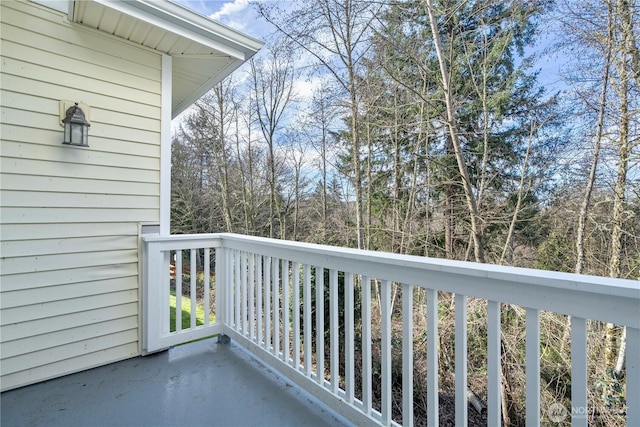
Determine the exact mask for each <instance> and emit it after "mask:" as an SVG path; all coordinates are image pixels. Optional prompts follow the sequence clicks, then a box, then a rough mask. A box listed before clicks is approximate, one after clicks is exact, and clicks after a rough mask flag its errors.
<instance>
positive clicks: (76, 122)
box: [62, 102, 91, 147]
mask: <svg viewBox="0 0 640 427" xmlns="http://www.w3.org/2000/svg"><path fill="white" fill-rule="evenodd" d="M62 124H63V125H64V141H63V142H62V143H63V144H67V145H75V146H78V147H88V146H89V126H91V125H90V124H89V122H88V121H87V119H86V118H85V115H84V111H82V109H81V108H80V107H78V103H77V102H76V103H75V105H73V106H71V107H69V108H68V109H67V111H66V114H65V117H64V119H62Z"/></svg>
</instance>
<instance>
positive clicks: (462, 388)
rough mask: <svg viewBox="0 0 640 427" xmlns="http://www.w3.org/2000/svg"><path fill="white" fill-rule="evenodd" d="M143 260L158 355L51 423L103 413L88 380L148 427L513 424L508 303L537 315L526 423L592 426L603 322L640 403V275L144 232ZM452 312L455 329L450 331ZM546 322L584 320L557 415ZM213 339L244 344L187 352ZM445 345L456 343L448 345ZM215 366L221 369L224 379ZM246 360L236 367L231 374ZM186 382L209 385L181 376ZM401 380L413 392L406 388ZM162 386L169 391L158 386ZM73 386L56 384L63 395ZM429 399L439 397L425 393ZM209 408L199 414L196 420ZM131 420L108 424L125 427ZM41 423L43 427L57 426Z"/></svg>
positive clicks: (529, 317)
mask: <svg viewBox="0 0 640 427" xmlns="http://www.w3.org/2000/svg"><path fill="white" fill-rule="evenodd" d="M142 254H143V266H142V272H143V297H142V300H143V302H144V304H143V343H142V345H143V352H144V353H145V354H149V355H150V356H149V357H147V358H142V359H133V360H128V361H125V362H120V363H118V364H115V365H109V366H107V367H102V368H98V370H94V371H96V372H101V373H100V374H97V376H94V375H93V374H92V372H94V371H87V372H85V373H81V374H77V375H80V377H78V378H83V379H78V380H72V381H71V385H69V387H70V388H72V389H75V390H76V392H75V394H74V393H72V396H71V397H69V398H68V399H67V401H68V402H71V403H68V404H67V403H60V404H59V405H57V406H53V407H52V408H50V410H49V411H50V412H49V415H47V416H54V415H57V416H60V411H63V410H64V409H66V408H69V407H71V406H67V405H75V406H73V407H74V408H80V407H84V410H85V411H86V410H87V409H88V410H89V411H90V412H92V411H91V408H92V406H91V405H84V404H82V403H83V402H84V400H83V399H84V397H86V393H85V389H84V388H85V387H84V384H87V386H89V384H99V383H100V381H101V380H100V378H105V380H106V381H108V382H109V384H111V385H110V386H109V387H121V386H122V384H123V383H129V386H128V387H127V388H125V389H124V391H122V392H118V393H115V394H114V393H111V395H112V396H111V397H110V398H108V399H107V398H106V397H105V399H100V400H98V401H100V402H109V403H103V404H101V405H103V406H104V407H103V406H100V410H101V411H105V410H110V409H111V410H112V411H111V412H110V413H112V414H114V415H113V416H114V417H120V416H123V415H122V414H123V413H127V411H130V414H132V415H131V416H137V417H142V418H138V419H137V420H138V421H139V420H145V423H146V424H156V422H155V421H158V423H157V424H163V422H161V419H164V418H158V417H160V415H159V414H165V415H162V417H165V416H168V415H167V414H173V415H172V416H174V417H179V418H178V419H184V420H189V424H198V423H199V422H201V420H208V419H217V420H218V421H219V424H222V425H228V424H232V425H253V424H263V423H264V422H265V420H268V421H267V423H269V422H270V420H273V422H274V423H275V424H278V425H283V424H286V421H285V420H293V421H294V422H296V421H297V420H308V424H311V425H321V424H323V423H325V424H331V425H337V424H341V423H353V424H356V425H407V426H409V425H413V424H414V422H415V418H416V416H415V412H416V405H417V404H418V403H416V402H419V404H420V405H421V410H422V411H424V412H425V415H426V420H427V424H428V425H430V426H437V425H440V424H441V423H444V422H445V421H446V422H447V423H448V424H453V423H455V425H456V426H464V425H468V423H469V417H470V414H472V415H473V414H474V413H476V412H477V413H479V414H480V415H481V418H482V419H484V420H486V423H487V425H490V426H497V425H500V424H501V420H502V415H501V410H502V399H501V397H502V396H501V392H502V388H503V380H502V378H503V369H504V362H503V357H502V356H503V355H502V350H501V340H502V339H501V336H502V334H503V330H504V326H505V325H504V324H502V319H503V317H504V312H505V310H506V309H509V310H511V311H512V312H513V313H516V314H517V315H518V316H520V317H521V318H522V319H524V324H523V325H522V329H523V330H522V334H521V335H522V344H521V346H522V355H523V356H522V357H523V360H522V364H523V366H524V372H525V376H526V378H525V381H524V382H525V384H524V385H523V391H522V394H523V401H524V408H525V409H524V411H523V413H522V420H521V421H522V422H524V423H526V425H527V426H538V425H541V424H543V425H546V424H549V418H550V417H552V416H555V417H558V419H561V420H563V421H564V422H565V424H566V423H568V422H569V421H570V422H571V425H573V426H586V425H587V424H588V421H589V420H588V414H589V409H588V408H590V407H591V405H590V400H589V399H590V398H591V396H590V394H589V392H588V391H589V388H590V386H591V384H589V381H591V380H590V377H589V374H588V372H589V369H590V368H589V361H588V357H587V354H588V351H587V349H588V345H591V344H592V342H591V341H593V340H594V335H593V334H591V333H590V331H591V330H592V325H593V324H600V322H608V323H612V324H615V325H621V326H625V327H626V342H627V355H628V357H627V362H626V370H625V378H624V380H623V381H624V384H626V390H625V397H626V401H627V402H629V403H631V402H636V403H637V402H640V358H639V357H638V356H639V355H640V316H639V314H638V313H640V287H639V285H638V282H635V281H630V280H615V279H608V278H601V277H592V276H578V275H572V274H564V273H554V272H546V271H537V270H526V269H518V268H510V267H503V266H495V265H484V264H476V263H464V262H457V261H449V260H441V259H429V258H420V257H412V256H402V255H393V254H388V253H376V252H368V251H360V250H354V249H345V248H336V247H329V246H319V245H311V244H305V243H296V242H286V241H277V240H270V239H263V238H256V237H247V236H239V235H233V234H203V235H174V236H164V237H163V236H158V235H148V236H143V249H142ZM172 295H173V296H175V301H176V303H175V305H176V306H178V307H180V304H179V301H180V296H182V300H183V301H186V307H189V308H187V309H185V308H184V307H185V304H183V305H182V308H177V309H175V310H174V309H172V308H170V303H169V301H170V299H171V296H172ZM478 307H480V309H478ZM180 311H182V316H180ZM446 313H450V314H451V316H452V318H453V320H454V323H453V324H454V326H455V328H454V329H455V331H445V330H443V328H442V326H441V318H442V316H444V315H445V314H446ZM478 313H480V314H481V315H479V314H478ZM543 313H545V314H548V313H551V314H552V315H553V316H558V317H559V318H560V319H565V320H566V316H571V322H570V328H569V329H567V341H568V344H567V345H568V346H570V367H569V369H570V374H569V375H570V392H569V395H570V401H569V403H567V402H563V403H562V404H561V405H559V406H557V407H556V408H555V409H554V410H556V412H553V413H552V412H550V408H546V407H544V408H542V407H541V401H542V399H541V393H542V390H543V387H541V380H544V381H546V380H545V376H544V375H545V373H543V372H541V363H540V360H541V348H543V349H545V348H546V347H545V345H543V344H544V343H542V342H541V335H543V336H544V334H541V324H542V322H541V315H542V314H543ZM172 319H173V320H172ZM565 323H566V324H569V323H568V322H565ZM422 325H424V328H423V329H424V330H422ZM470 325H471V326H472V327H474V328H477V327H478V325H481V328H480V330H482V331H485V332H484V333H485V335H486V337H485V338H486V339H484V340H483V342H482V348H481V347H479V346H478V343H477V342H473V343H471V345H470V343H469V341H468V337H469V336H470V334H468V329H469V328H470V327H471V326H470ZM447 334H450V335H447ZM213 335H218V336H219V339H220V340H221V341H223V342H225V341H226V340H227V339H230V340H231V345H224V344H216V343H214V342H213V341H212V340H204V341H198V342H195V343H190V344H188V345H184V346H179V347H173V346H176V345H178V344H183V343H187V342H191V341H194V340H199V339H204V338H207V337H211V336H213ZM445 336H451V337H452V339H451V341H443V337H445ZM596 339H597V336H596ZM170 347H173V348H172V349H171V350H170V351H169V352H162V353H158V352H159V351H161V350H164V349H166V348H170ZM443 352H444V353H446V354H450V355H451V366H448V372H446V373H445V372H443V368H442V367H441V364H440V361H439V357H441V356H440V355H441V354H443ZM478 354H482V355H483V357H484V362H483V363H482V364H481V365H482V370H481V371H478V370H477V369H475V368H474V369H475V370H474V371H473V372H469V366H470V362H469V360H470V359H471V358H473V359H474V360H476V359H478V357H477V355H478ZM418 356H419V357H418ZM125 365H126V366H128V368H127V372H129V374H127V375H124V376H122V377H120V379H118V376H117V375H112V374H111V372H112V371H114V372H115V371H117V370H119V369H120V368H119V367H120V366H125ZM147 366H151V367H147ZM216 366H219V367H222V369H221V370H218V371H216V370H215V367H216ZM233 366H235V367H237V368H238V370H237V371H235V370H234V371H229V369H231V367H233ZM265 366H269V368H270V369H272V370H273V371H271V370H267V369H266V368H265ZM274 372H277V373H278V374H277V375H276V374H275V373H274ZM247 373H251V374H249V375H247ZM73 377H74V376H71V377H67V378H73ZM183 377H188V378H192V379H193V380H194V381H196V380H197V381H196V382H191V380H186V381H185V382H183V381H182V380H181V378H183ZM479 377H481V378H483V379H484V381H483V382H482V384H483V388H484V389H483V390H478V389H477V385H476V386H475V389H473V390H472V388H471V387H470V386H469V383H470V380H472V379H477V378H479ZM84 378H86V380H85V379H84ZM129 378H134V380H133V381H130V379H129ZM450 378H453V383H454V385H453V386H452V387H449V388H450V389H451V390H452V395H451V397H450V403H451V405H452V406H453V405H455V408H456V409H455V411H454V412H455V414H454V415H453V417H454V418H455V419H451V420H444V419H443V417H442V415H441V412H440V409H441V405H442V403H443V401H445V400H446V399H447V396H443V391H442V390H443V385H444V384H445V382H447V381H449V382H451V381H450ZM240 379H242V380H240ZM254 380H255V382H254ZM60 381H65V378H62V379H58V380H54V381H53V382H49V383H43V384H40V385H36V386H31V387H27V388H25V389H20V390H15V391H12V392H9V393H7V394H6V395H3V411H2V421H3V423H5V422H6V421H7V419H8V418H7V417H9V415H7V414H14V415H15V414H17V415H16V416H19V409H16V408H17V407H18V406H14V404H15V405H18V404H19V401H20V399H16V400H15V401H11V405H10V408H11V409H10V410H9V412H7V411H5V408H6V407H5V404H6V402H7V400H5V399H6V398H7V397H9V398H13V397H14V396H18V395H19V394H20V393H27V394H25V395H24V397H23V398H22V399H23V400H22V401H24V400H25V399H26V401H27V402H33V396H41V394H40V392H38V390H39V389H40V390H44V389H46V388H47V387H49V388H51V387H54V386H50V385H49V384H56V382H60ZM398 381H399V382H400V383H401V386H398V387H394V384H393V383H394V382H398ZM80 383H82V384H83V385H80ZM418 383H420V385H421V387H417V384H418ZM58 384H68V383H62V382H61V383H58ZM268 384H271V386H269V385H268ZM287 385H288V386H287ZM292 385H294V387H289V386H292ZM153 387H156V388H157V390H159V391H151V389H152V388H153ZM269 387H271V388H270V389H269ZM63 388H64V387H62V386H60V385H55V387H54V390H62V389H63ZM290 389H292V390H294V391H292V390H290ZM399 389H401V392H400V391H399ZM29 390H34V391H33V392H28V391H29ZM119 390H120V389H119ZM144 390H149V391H148V392H144ZM268 390H270V391H268ZM415 390H425V391H424V393H423V392H420V395H417V393H416V391H415ZM28 393H33V394H31V395H30V394H28ZM55 393H57V392H54V394H55ZM305 393H308V394H305ZM478 395H480V398H478ZM74 396H75V397H74ZM292 396H294V397H295V396H297V398H292ZM300 396H303V397H300ZM120 398H123V399H129V400H130V403H129V405H128V406H127V408H129V409H125V410H124V411H122V410H120V409H118V408H119V407H118V406H117V405H118V403H117V402H119V401H120V400H119V399H120ZM263 398H268V402H269V403H268V404H267V405H266V406H264V405H263V404H261V403H260V402H261V401H262V399H263ZM52 399H53V397H52ZM310 401H313V402H316V403H317V404H316V403H314V404H312V405H309V404H308V402H310ZM16 402H18V403H16ZM74 402H75V403H74ZM200 402H205V403H204V404H201V403H200ZM305 402H306V403H305ZM94 403H95V402H94ZM112 405H113V406H112ZM58 407H60V408H62V409H55V408H58ZM195 407H199V408H200V409H199V410H194V411H193V413H189V409H188V408H195ZM569 407H570V408H571V409H568V408H569ZM105 408H106V409H105ZM459 408H464V410H460V409H459ZM78 410H80V409H78ZM270 410H271V411H273V412H269V411H270ZM563 410H564V411H565V412H564V413H563V412H562V411H563ZM51 411H53V412H55V411H59V412H58V413H55V414H53V413H52V412H51ZM198 411H200V412H198ZM474 411H475V412H474ZM557 411H560V412H559V413H558V412H557ZM63 412H68V411H63ZM95 414H96V415H98V413H95ZM282 414H289V415H286V416H284V415H282ZM103 416H105V417H106V416H107V415H104V414H103ZM621 416H622V417H624V420H625V422H626V424H627V425H628V426H637V425H640V405H638V404H629V405H627V409H626V413H624V414H621ZM154 417H155V418H154ZM207 417H210V418H207ZM243 417H248V418H243ZM256 417H258V418H256ZM278 417H281V418H278ZM120 419H123V418H112V419H110V421H113V423H114V424H119V422H117V421H118V420H120ZM166 419H169V420H173V421H175V420H176V418H166ZM423 419H424V418H423ZM42 420H43V422H42V423H40V424H45V423H46V420H47V419H46V418H42ZM123 420H125V421H126V420H127V419H126V418H125V419H123ZM72 421H73V420H72ZM280 421H282V422H280ZM168 423H171V421H168ZM7 424H11V423H10V422H7ZM34 424H38V423H37V422H35V423H34ZM64 424H67V425H70V424H74V423H73V422H71V423H70V424H69V423H66V422H65V423H64ZM75 424H86V423H84V422H81V421H79V422H78V423H75ZM123 424H127V423H126V422H123ZM129 424H130V423H129Z"/></svg>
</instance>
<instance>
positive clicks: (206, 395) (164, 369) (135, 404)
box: [0, 338, 348, 427]
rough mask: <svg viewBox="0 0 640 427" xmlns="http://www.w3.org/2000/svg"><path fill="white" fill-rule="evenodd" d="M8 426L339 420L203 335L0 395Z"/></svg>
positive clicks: (240, 352)
mask: <svg viewBox="0 0 640 427" xmlns="http://www.w3.org/2000/svg"><path fill="white" fill-rule="evenodd" d="M0 405H1V410H0V414H1V415H0V424H1V425H2V427H11V426H65V427H70V426H339V425H347V424H348V423H347V421H346V420H345V419H343V418H341V417H340V416H339V415H337V414H336V413H335V412H334V411H332V410H331V409H329V408H327V407H326V406H324V405H323V404H322V403H320V402H318V401H317V400H316V399H315V398H314V397H312V396H311V395H309V394H308V393H306V392H305V391H303V390H301V389H299V388H298V387H296V386H295V385H293V384H292V383H291V382H289V380H287V379H285V378H284V377H282V376H280V375H279V374H277V373H276V372H274V371H273V370H271V369H270V368H268V367H267V366H266V365H264V364H262V363H261V362H260V361H258V360H257V359H255V358H254V357H253V356H251V355H250V354H249V353H247V352H246V351H245V350H244V349H242V348H240V347H238V346H236V345H235V344H233V342H232V343H231V344H219V343H218V342H217V339H215V338H214V339H209V340H204V341H199V342H196V343H191V344H186V345H182V346H178V347H175V348H172V349H170V350H168V351H165V352H162V353H158V354H155V355H151V356H146V357H137V358H134V359H129V360H125V361H122V362H117V363H113V364H110V365H106V366H102V367H99V368H95V369H92V370H89V371H84V372H80V373H77V374H73V375H68V376H65V377H61V378H57V379H53V380H50V381H47V382H43V383H39V384H34V385H31V386H27V387H23V388H20V389H16V390H11V391H8V392H5V393H2V395H1V396H0Z"/></svg>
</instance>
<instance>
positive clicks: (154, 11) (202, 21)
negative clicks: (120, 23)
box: [94, 0, 263, 61]
mask: <svg viewBox="0 0 640 427" xmlns="http://www.w3.org/2000/svg"><path fill="white" fill-rule="evenodd" d="M94 1H95V2H96V3H99V4H102V5H103V6H106V7H109V8H111V9H114V10H117V11H119V12H121V13H124V14H126V15H129V16H132V17H134V18H136V19H139V20H141V21H144V22H147V23H149V24H151V25H154V26H156V27H159V28H163V29H166V30H167V31H170V32H172V33H174V34H178V35H180V36H182V37H185V38H188V39H190V40H193V41H195V42H197V43H200V44H202V45H204V46H208V47H210V48H212V49H215V50H218V51H220V52H223V53H225V54H228V55H230V56H232V57H234V58H237V59H240V60H242V61H246V60H247V59H249V58H251V57H252V56H253V55H254V54H255V53H256V52H257V51H258V50H259V49H260V48H261V47H262V45H263V43H262V42H261V41H259V40H256V39H254V38H252V37H249V36H247V35H245V34H243V33H241V32H239V31H236V30H233V29H231V28H229V27H227V26H225V25H222V24H219V23H217V22H214V21H212V20H210V19H208V18H206V17H205V16H202V15H200V14H197V13H195V12H192V11H190V10H188V9H185V8H183V7H182V6H180V5H177V4H175V3H172V2H169V1H162V2H160V1H157V0H156V1H148V0H94Z"/></svg>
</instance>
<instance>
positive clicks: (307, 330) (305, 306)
mask: <svg viewBox="0 0 640 427" xmlns="http://www.w3.org/2000/svg"><path fill="white" fill-rule="evenodd" d="M302 269H303V273H302V274H303V285H304V290H303V293H302V300H303V303H302V311H303V314H304V329H303V332H302V333H303V336H304V339H303V345H304V373H305V375H306V376H308V377H310V376H311V266H310V265H309V264H304V265H303V267H302Z"/></svg>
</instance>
